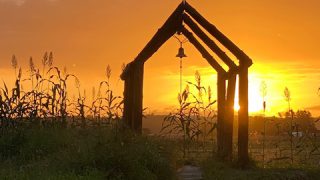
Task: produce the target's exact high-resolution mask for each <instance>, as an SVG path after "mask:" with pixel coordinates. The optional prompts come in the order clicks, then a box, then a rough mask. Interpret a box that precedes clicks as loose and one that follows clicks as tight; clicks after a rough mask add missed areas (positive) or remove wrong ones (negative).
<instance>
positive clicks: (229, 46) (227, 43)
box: [185, 2, 252, 67]
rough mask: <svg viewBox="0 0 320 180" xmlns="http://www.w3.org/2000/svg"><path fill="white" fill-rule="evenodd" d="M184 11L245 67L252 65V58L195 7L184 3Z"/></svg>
mask: <svg viewBox="0 0 320 180" xmlns="http://www.w3.org/2000/svg"><path fill="white" fill-rule="evenodd" d="M185 11H186V12H187V13H188V14H190V15H191V17H192V18H193V19H195V20H196V21H197V22H198V23H199V24H200V25H201V26H202V27H203V28H205V29H206V30H207V31H208V32H209V33H210V34H211V35H212V36H214V37H215V38H216V39H217V40H218V41H219V42H220V43H221V44H222V45H224V46H225V47H226V48H227V49H228V50H229V51H230V52H232V53H233V54H234V55H235V56H236V57H237V58H238V59H239V61H241V62H242V64H244V65H245V66H247V67H250V66H251V65H252V60H251V59H250V58H249V56H247V55H246V54H245V53H244V52H243V51H242V50H241V49H240V48H239V47H238V46H237V45H235V44H234V43H233V42H232V41H231V40H230V39H228V38H227V36H225V35H224V34H223V33H222V32H220V31H219V30H218V29H217V28H216V27H215V26H214V25H213V24H211V23H210V22H209V21H207V20H206V19H205V18H204V17H203V16H202V15H201V14H200V13H198V11H197V10H196V9H194V8H193V7H192V6H191V5H190V4H189V3H187V2H186V3H185Z"/></svg>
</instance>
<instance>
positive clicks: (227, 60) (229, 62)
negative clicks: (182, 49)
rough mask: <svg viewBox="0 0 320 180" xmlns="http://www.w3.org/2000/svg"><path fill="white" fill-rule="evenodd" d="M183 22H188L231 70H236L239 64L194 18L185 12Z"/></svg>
mask: <svg viewBox="0 0 320 180" xmlns="http://www.w3.org/2000/svg"><path fill="white" fill-rule="evenodd" d="M183 22H184V23H186V24H187V25H188V26H189V27H190V29H191V30H192V31H193V32H194V33H195V34H196V35H197V36H198V37H199V38H200V39H201V40H203V42H204V43H205V44H206V45H207V46H208V47H209V48H210V49H211V50H212V51H213V52H214V53H215V54H216V55H217V56H218V57H219V58H220V59H221V60H222V61H223V62H224V63H226V64H227V65H228V67H229V68H230V70H236V69H237V65H236V64H235V63H234V62H233V61H232V59H231V58H229V56H228V55H227V54H226V53H225V52H224V51H222V50H221V49H220V48H219V46H218V45H217V44H216V43H215V42H214V41H213V40H212V39H210V38H209V36H207V35H206V34H205V33H204V32H203V31H202V30H201V28H200V27H199V26H198V25H197V24H196V23H195V22H193V20H192V19H191V18H190V16H188V15H187V14H183Z"/></svg>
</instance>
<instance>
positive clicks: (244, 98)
mask: <svg viewBox="0 0 320 180" xmlns="http://www.w3.org/2000/svg"><path fill="white" fill-rule="evenodd" d="M239 71H240V72H239V104H240V110H239V129H238V160H239V164H240V165H241V166H243V167H244V166H246V165H247V164H248V162H249V154H248V140H249V137H248V136H249V127H248V126H249V112H248V111H249V108H248V107H249V100H248V66H244V65H242V64H240V70H239Z"/></svg>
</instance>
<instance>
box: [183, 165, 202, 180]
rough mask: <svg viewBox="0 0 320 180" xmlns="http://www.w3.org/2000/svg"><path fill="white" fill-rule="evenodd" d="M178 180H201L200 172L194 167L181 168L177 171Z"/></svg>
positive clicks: (198, 168)
mask: <svg viewBox="0 0 320 180" xmlns="http://www.w3.org/2000/svg"><path fill="white" fill-rule="evenodd" d="M177 173H178V177H179V180H201V179H203V177H202V172H201V169H200V167H196V166H183V167H182V168H180V169H179V170H178V172H177Z"/></svg>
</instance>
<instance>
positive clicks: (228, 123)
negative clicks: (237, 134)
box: [224, 73, 237, 161]
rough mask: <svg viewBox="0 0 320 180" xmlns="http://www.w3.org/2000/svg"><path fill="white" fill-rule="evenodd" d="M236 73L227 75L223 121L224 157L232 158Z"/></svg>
mask: <svg viewBox="0 0 320 180" xmlns="http://www.w3.org/2000/svg"><path fill="white" fill-rule="evenodd" d="M236 80H237V74H235V73H233V74H230V75H229V77H228V90H227V103H226V110H225V111H226V117H225V123H224V132H225V134H224V135H225V137H224V147H225V151H224V158H225V159H226V160H229V161H231V160H232V151H233V148H232V147H233V122H234V98H235V92H236Z"/></svg>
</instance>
